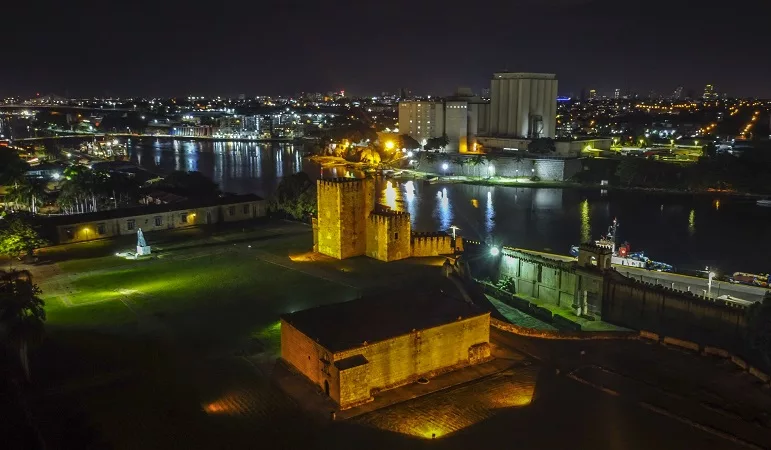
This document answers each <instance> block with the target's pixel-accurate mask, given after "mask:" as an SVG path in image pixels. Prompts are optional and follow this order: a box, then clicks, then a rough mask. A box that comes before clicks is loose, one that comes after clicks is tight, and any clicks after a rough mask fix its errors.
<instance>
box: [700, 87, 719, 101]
mask: <svg viewBox="0 0 771 450" xmlns="http://www.w3.org/2000/svg"><path fill="white" fill-rule="evenodd" d="M716 97H717V95H716V94H715V87H714V86H712V85H711V84H708V85H706V86H704V96H703V98H704V100H712V99H713V98H716Z"/></svg>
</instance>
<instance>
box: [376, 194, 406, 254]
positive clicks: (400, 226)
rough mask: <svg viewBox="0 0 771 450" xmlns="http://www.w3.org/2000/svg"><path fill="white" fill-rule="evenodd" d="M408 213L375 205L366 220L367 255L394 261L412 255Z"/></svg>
mask: <svg viewBox="0 0 771 450" xmlns="http://www.w3.org/2000/svg"><path fill="white" fill-rule="evenodd" d="M411 239H412V224H411V223H410V214H409V213H406V212H401V211H394V210H392V209H391V208H388V207H386V206H383V205H376V206H375V210H374V211H372V212H371V213H370V214H369V220H368V222H367V256H369V257H370V258H374V259H379V260H380V261H386V262H387V261H396V260H399V259H405V258H409V257H410V256H412V246H411V242H410V241H411Z"/></svg>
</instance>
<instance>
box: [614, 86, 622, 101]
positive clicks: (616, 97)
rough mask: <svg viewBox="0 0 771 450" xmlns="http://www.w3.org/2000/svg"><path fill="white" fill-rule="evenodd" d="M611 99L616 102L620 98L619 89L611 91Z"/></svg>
mask: <svg viewBox="0 0 771 450" xmlns="http://www.w3.org/2000/svg"><path fill="white" fill-rule="evenodd" d="M613 98H614V99H616V100H618V99H620V98H621V89H618V88H616V89H615V90H614V91H613Z"/></svg>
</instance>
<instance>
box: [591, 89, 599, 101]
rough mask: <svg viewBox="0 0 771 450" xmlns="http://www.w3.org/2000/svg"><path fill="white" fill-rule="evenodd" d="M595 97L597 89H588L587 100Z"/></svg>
mask: <svg viewBox="0 0 771 450" xmlns="http://www.w3.org/2000/svg"><path fill="white" fill-rule="evenodd" d="M595 98H597V89H591V90H589V100H594V99H595Z"/></svg>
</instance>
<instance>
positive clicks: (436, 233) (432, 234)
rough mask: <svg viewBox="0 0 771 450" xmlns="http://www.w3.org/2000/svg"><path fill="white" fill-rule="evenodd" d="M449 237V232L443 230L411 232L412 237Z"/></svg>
mask: <svg viewBox="0 0 771 450" xmlns="http://www.w3.org/2000/svg"><path fill="white" fill-rule="evenodd" d="M445 237H450V235H449V234H447V233H445V232H444V231H431V232H419V231H416V232H413V233H412V239H427V238H445Z"/></svg>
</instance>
